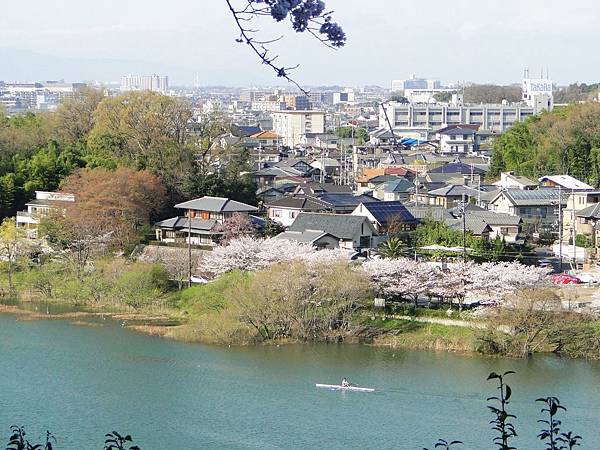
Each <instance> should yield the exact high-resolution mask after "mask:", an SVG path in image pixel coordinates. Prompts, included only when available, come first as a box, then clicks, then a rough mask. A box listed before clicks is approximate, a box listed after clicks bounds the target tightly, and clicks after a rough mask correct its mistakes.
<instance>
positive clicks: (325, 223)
mask: <svg viewBox="0 0 600 450" xmlns="http://www.w3.org/2000/svg"><path fill="white" fill-rule="evenodd" d="M363 223H367V224H369V225H370V222H369V220H368V219H367V217H365V216H352V215H350V214H319V213H300V214H298V217H297V218H296V220H295V221H294V223H293V224H292V225H291V226H290V227H289V230H288V231H300V232H304V231H306V230H313V231H323V232H324V233H328V234H331V235H332V236H334V237H336V238H338V239H346V240H349V239H352V238H354V236H356V235H357V234H360V231H361V227H362V225H363Z"/></svg>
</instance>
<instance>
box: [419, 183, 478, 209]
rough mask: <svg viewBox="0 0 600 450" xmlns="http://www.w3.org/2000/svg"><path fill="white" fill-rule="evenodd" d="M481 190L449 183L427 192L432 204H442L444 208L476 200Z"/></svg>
mask: <svg viewBox="0 0 600 450" xmlns="http://www.w3.org/2000/svg"><path fill="white" fill-rule="evenodd" d="M479 194H480V191H478V190H477V189H474V188H472V187H469V186H464V185H460V186H456V185H448V186H444V187H442V188H439V189H434V190H432V191H429V192H427V196H428V197H429V199H430V200H429V202H430V204H433V205H438V206H442V207H444V208H448V209H450V208H455V207H456V206H458V205H459V204H460V203H461V202H463V201H465V202H469V201H471V199H474V200H476V199H477V196H478V195H479Z"/></svg>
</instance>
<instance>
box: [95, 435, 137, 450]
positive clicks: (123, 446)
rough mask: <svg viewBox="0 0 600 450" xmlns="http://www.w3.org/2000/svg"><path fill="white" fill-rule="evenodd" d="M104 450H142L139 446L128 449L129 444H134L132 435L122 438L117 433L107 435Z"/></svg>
mask: <svg viewBox="0 0 600 450" xmlns="http://www.w3.org/2000/svg"><path fill="white" fill-rule="evenodd" d="M105 436H106V440H105V441H104V450H140V448H139V447H138V446H137V445H132V446H131V447H127V445H129V443H133V439H132V437H131V435H129V434H128V435H127V436H122V435H120V434H119V433H117V432H116V431H113V432H112V433H108V434H106V435H105Z"/></svg>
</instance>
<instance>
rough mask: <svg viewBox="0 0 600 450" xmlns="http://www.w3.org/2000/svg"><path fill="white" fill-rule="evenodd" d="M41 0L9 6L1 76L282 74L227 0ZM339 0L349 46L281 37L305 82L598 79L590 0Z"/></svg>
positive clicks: (204, 78) (231, 79) (259, 81)
mask: <svg viewBox="0 0 600 450" xmlns="http://www.w3.org/2000/svg"><path fill="white" fill-rule="evenodd" d="M34 3H35V7H36V8H37V9H38V10H39V14H36V15H35V16H33V17H32V18H31V20H28V21H26V22H22V23H20V24H16V23H15V21H14V20H12V19H11V17H15V16H17V15H23V14H24V13H25V11H24V10H23V8H25V6H24V5H21V4H7V5H5V6H4V7H3V10H4V12H5V14H3V17H2V18H0V25H1V26H0V39H1V40H2V42H3V45H2V48H0V58H2V60H3V61H6V62H7V64H3V65H2V68H1V69H0V79H5V80H7V79H8V80H20V79H26V78H29V77H25V75H29V76H30V77H31V78H37V79H43V78H50V79H52V78H65V79H68V80H69V81H79V80H91V79H99V80H113V81H117V80H119V79H120V76H121V75H122V74H123V73H142V72H150V73H154V72H156V73H169V75H170V77H171V80H172V84H173V85H191V84H193V83H194V82H195V78H196V74H197V73H198V74H199V77H198V78H199V81H200V83H201V84H202V85H217V84H218V85H231V86H240V85H248V84H249V85H275V84H281V83H279V82H280V80H277V79H276V78H275V77H273V75H272V74H270V73H268V72H267V71H264V70H261V69H262V68H261V67H260V66H256V65H255V64H254V59H253V58H252V55H250V54H249V53H248V52H247V51H246V49H245V48H243V46H236V45H235V42H234V39H235V38H236V37H237V36H236V30H235V27H234V24H233V23H232V21H231V17H229V15H228V12H227V11H226V10H225V9H223V8H222V7H221V5H220V4H218V5H217V4H214V5H208V4H207V3H205V2H201V3H192V2H190V1H188V0H176V1H174V2H172V3H171V4H170V9H169V11H168V13H167V14H164V13H163V9H162V8H152V7H151V6H152V5H153V4H154V3H155V2H154V1H150V2H144V6H145V7H144V8H142V7H141V6H142V2H141V0H133V1H131V2H128V4H127V5H120V4H117V3H116V2H115V1H107V2H103V3H102V4H101V5H96V7H95V8H94V14H91V13H82V11H81V10H80V8H77V7H76V6H78V5H79V4H78V3H77V4H76V3H75V2H74V0H65V1H64V2H63V3H64V4H65V5H64V6H65V7H64V8H61V11H62V12H61V15H60V17H59V16H58V15H57V14H56V11H54V10H53V8H52V6H51V5H45V4H43V3H42V2H34ZM69 5H70V6H73V7H72V8H70V7H69ZM330 5H331V6H330ZM328 7H330V8H331V9H333V10H335V11H336V18H337V20H339V22H340V23H343V24H344V27H345V30H346V31H347V33H348V36H350V38H349V41H348V43H347V45H346V46H345V47H344V48H343V49H341V50H339V51H333V50H329V49H327V48H324V47H323V46H322V45H320V43H319V42H317V41H316V40H314V39H312V38H311V37H310V36H298V39H295V36H294V35H293V32H292V33H287V36H286V38H285V39H284V40H283V41H282V42H280V43H278V45H277V46H276V49H275V50H276V52H277V54H279V55H280V58H281V60H282V61H285V62H286V63H289V65H295V64H296V63H298V64H300V67H299V69H298V70H297V71H296V72H295V78H297V79H298V80H299V82H300V83H301V84H303V85H319V84H342V85H359V84H378V85H382V86H386V85H387V84H388V80H391V79H394V78H405V77H408V76H409V74H410V73H413V72H414V73H417V74H420V75H422V76H424V77H429V76H436V77H439V78H440V79H443V80H446V81H448V82H456V81H461V80H464V81H470V82H476V83H484V82H491V83H498V84H508V83H511V82H512V81H513V80H514V79H515V74H516V73H521V71H522V70H523V68H525V67H529V68H530V69H531V70H532V72H534V73H537V72H538V71H539V70H541V69H542V68H543V69H545V68H546V67H548V68H550V72H551V73H550V76H551V77H552V78H553V79H554V80H555V81H556V82H557V83H559V84H569V83H571V82H577V81H579V82H582V81H584V82H589V81H594V77H595V74H596V73H597V72H598V69H600V67H599V64H600V63H598V62H595V61H594V60H588V58H587V55H590V54H592V53H593V52H594V42H596V41H597V40H598V33H599V32H598V31H597V30H596V27H595V26H586V25H588V24H589V25H593V24H594V23H596V22H597V20H598V19H599V17H598V16H599V14H600V13H599V12H598V11H597V8H593V4H592V3H591V2H590V1H589V0H575V1H574V2H571V4H570V6H569V10H568V11H567V12H565V11H563V8H559V4H558V3H557V2H556V1H550V2H548V1H546V2H541V1H538V0H535V1H530V2H527V3H526V4H522V2H521V3H518V2H516V1H512V0H511V1H507V2H502V4H496V5H486V6H485V7H484V8H482V7H479V8H473V2H472V1H461V2H458V3H456V4H453V5H452V6H450V5H447V4H444V3H443V2H440V1H430V2H426V3H421V4H419V5H418V6H416V5H411V4H409V5H406V6H405V7H404V8H399V9H397V10H395V9H392V8H390V4H389V3H388V2H383V1H379V2H372V3H371V4H370V5H369V7H368V8H364V7H363V6H362V3H360V4H359V3H358V2H356V1H355V0H350V1H345V2H342V1H341V0H334V1H331V2H330V3H329V4H328ZM115 11H118V14H115ZM109 19H110V20H109ZM106 23H111V25H110V26H107V25H105V24H106ZM73 24H75V25H73ZM141 24H143V25H141ZM400 24H401V27H399V25H400ZM264 25H265V26H264V27H262V25H261V27H262V28H263V29H264V33H265V36H267V37H268V36H277V35H278V34H280V33H281V32H282V31H285V30H284V29H282V27H280V26H279V25H281V24H270V23H268V22H265V24H264ZM382 27H383V28H382ZM398 29H401V30H402V33H400V32H399V31H396V33H398V38H397V39H391V40H390V36H391V35H390V34H389V33H387V32H386V30H398ZM206 36H210V39H209V40H208V41H207V39H206ZM403 36H404V37H403ZM149 42H151V43H152V44H151V45H148V43H149ZM525 43H526V44H527V45H524V44H525ZM390 44H391V45H390ZM442 45H443V46H442ZM549 49H552V55H553V58H552V59H549V57H548V54H549V53H548V50H549ZM390 51H391V52H392V54H393V55H394V57H393V58H390ZM428 55H435V57H430V56H428ZM223 56H225V57H223ZM563 60H564V61H567V60H569V61H573V60H586V61H587V63H586V64H578V65H573V64H563V63H561V61H563ZM24 68H27V69H26V70H25V69H24ZM325 68H328V69H331V68H335V70H324V69H325Z"/></svg>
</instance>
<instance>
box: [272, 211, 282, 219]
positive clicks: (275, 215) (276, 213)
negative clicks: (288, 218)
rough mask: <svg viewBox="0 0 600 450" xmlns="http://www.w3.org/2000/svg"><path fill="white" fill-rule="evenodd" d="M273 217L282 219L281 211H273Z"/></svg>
mask: <svg viewBox="0 0 600 450" xmlns="http://www.w3.org/2000/svg"><path fill="white" fill-rule="evenodd" d="M273 217H281V211H280V210H278V209H274V210H273Z"/></svg>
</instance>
